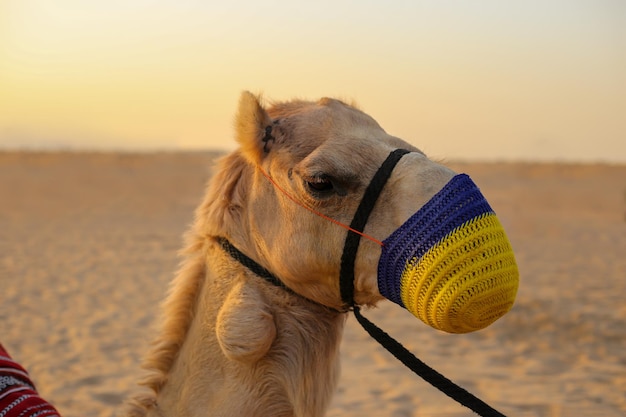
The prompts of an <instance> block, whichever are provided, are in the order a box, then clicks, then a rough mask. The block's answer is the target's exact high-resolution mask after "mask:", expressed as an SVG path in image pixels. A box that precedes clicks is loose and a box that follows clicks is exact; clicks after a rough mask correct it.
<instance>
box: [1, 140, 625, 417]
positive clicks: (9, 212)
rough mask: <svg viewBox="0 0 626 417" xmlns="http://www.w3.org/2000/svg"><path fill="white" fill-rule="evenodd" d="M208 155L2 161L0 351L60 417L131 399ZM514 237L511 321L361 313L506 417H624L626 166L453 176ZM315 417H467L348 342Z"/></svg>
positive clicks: (371, 349)
mask: <svg viewBox="0 0 626 417" xmlns="http://www.w3.org/2000/svg"><path fill="white" fill-rule="evenodd" d="M213 158H214V156H213V155H211V154H208V153H207V154H151V155H133V154H115V153H103V154H85V153H77V154H73V153H19V152H15V153H11V152H5V153H0V342H1V343H3V344H4V345H5V347H6V348H7V349H8V350H9V352H11V354H12V355H13V357H14V358H15V359H17V360H19V361H20V362H22V364H23V365H24V366H26V368H27V369H28V370H29V371H30V373H31V375H32V377H33V379H34V380H35V382H36V383H37V385H38V388H39V390H40V392H41V394H42V395H43V396H44V397H45V398H47V399H48V400H49V401H51V402H53V403H54V404H55V405H56V406H57V408H58V409H59V411H60V412H61V413H62V414H63V415H64V416H66V417H78V416H112V415H114V413H115V410H116V408H117V407H118V406H119V404H120V403H121V401H122V400H123V399H124V397H125V396H126V395H127V393H129V392H130V391H131V390H132V389H133V386H134V384H135V378H136V376H137V375H138V374H139V361H140V358H141V356H142V354H143V352H145V350H146V348H147V346H148V344H149V341H150V339H151V338H152V334H153V331H154V324H155V322H156V319H157V316H158V311H159V302H160V301H161V300H162V298H163V296H164V294H165V291H166V288H167V285H168V282H169V280H170V279H171V277H172V276H173V272H174V270H175V269H176V265H177V258H176V251H177V250H178V248H179V247H180V246H181V242H182V240H181V235H182V233H183V231H184V230H185V229H186V227H187V225H188V224H189V223H190V221H191V218H192V211H193V209H194V207H195V205H196V204H197V203H198V202H199V200H200V198H201V195H202V192H203V187H204V183H205V180H206V179H207V178H208V175H209V167H210V165H211V161H212V160H213ZM449 165H450V166H451V167H453V168H454V169H456V170H457V171H464V172H467V173H469V174H470V175H471V176H472V177H473V178H474V180H475V182H476V183H477V184H478V185H479V186H480V187H481V188H482V190H483V192H484V194H485V195H486V196H487V198H488V199H489V200H490V202H491V203H492V206H493V207H494V209H495V210H496V212H497V213H498V215H499V217H500V219H501V221H502V223H503V224H504V226H505V228H506V229H507V231H508V233H509V237H510V239H511V241H512V244H513V247H514V248H515V250H516V254H517V259H518V262H519V267H520V272H521V280H522V281H521V288H520V291H519V295H518V301H517V304H516V305H515V307H514V309H513V310H512V311H511V313H509V314H508V315H507V316H505V317H504V318H503V319H501V320H500V321H498V322H497V323H496V324H495V325H493V326H491V327H490V328H488V329H486V330H484V331H481V332H478V333H475V334H470V335H447V334H441V333H438V332H435V331H434V330H432V329H430V328H428V327H427V326H426V325H423V324H422V323H421V322H419V321H418V320H417V319H415V318H414V317H413V316H412V315H411V314H410V313H408V312H406V311H405V310H403V309H401V308H400V307H397V306H395V305H392V304H391V303H384V305H381V307H380V308H379V309H376V310H372V311H367V312H365V315H366V316H368V317H369V318H370V319H371V320H373V321H374V322H375V323H377V324H378V325H379V326H381V327H382V328H384V329H385V330H387V331H388V332H389V333H391V334H392V335H395V336H397V337H398V339H399V340H400V341H402V342H403V343H404V344H405V346H407V347H408V348H410V349H411V350H412V351H413V352H415V353H416V354H418V356H419V357H420V358H421V359H422V360H424V361H425V362H427V363H428V364H430V365H431V366H433V367H435V368H436V369H438V370H439V371H440V372H442V373H444V374H445V375H446V376H448V377H449V378H451V379H452V380H454V381H456V382H458V383H459V384H461V385H462V386H464V387H465V388H467V389H468V390H469V391H471V392H473V393H474V394H476V395H478V396H479V397H481V398H482V399H484V400H485V401H487V402H488V403H490V404H491V405H492V406H494V407H495V408H497V409H499V410H500V411H502V412H504V413H505V414H507V415H510V416H528V417H530V416H533V417H535V416H537V417H539V416H541V417H560V416H581V417H584V416H604V417H611V416H625V415H626V302H625V299H626V165H621V166H603V165H558V164H460V163H450V164H449ZM342 355H343V374H342V380H341V384H340V387H339V390H338V392H337V394H336V396H335V399H334V401H333V404H332V406H331V408H330V410H329V412H328V415H329V416H331V417H339V416H343V417H345V416H348V417H350V416H355V417H356V416H359V417H360V416H377V417H383V416H389V417H401V416H451V417H461V416H463V417H465V416H468V417H469V416H471V415H472V413H471V412H470V411H469V410H466V409H464V408H463V407H461V406H459V405H457V404H456V403H454V402H453V401H452V400H450V399H448V398H447V397H445V396H444V395H443V394H441V393H439V392H438V391H436V390H435V389H434V388H431V387H430V386H429V385H427V384H426V383H425V382H424V381H422V380H420V379H418V378H417V377H416V376H414V375H413V374H411V373H410V372H409V371H408V370H406V369H405V368H404V367H403V366H402V365H401V364H400V363H398V362H397V361H395V359H393V358H392V357H391V356H390V355H389V354H388V353H386V352H385V351H384V350H382V348H380V347H379V346H378V345H377V344H376V342H375V341H374V340H372V339H370V338H369V337H368V336H367V335H366V334H365V332H364V331H363V330H362V329H361V328H360V327H358V324H357V323H356V321H355V320H354V318H350V319H349V320H348V326H347V329H346V334H345V337H344V342H343V345H342Z"/></svg>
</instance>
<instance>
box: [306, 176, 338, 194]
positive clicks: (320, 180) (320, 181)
mask: <svg viewBox="0 0 626 417" xmlns="http://www.w3.org/2000/svg"><path fill="white" fill-rule="evenodd" d="M305 184H306V186H307V188H308V189H309V191H310V192H312V193H314V194H317V195H319V194H323V193H328V192H330V191H333V190H334V188H335V187H334V186H333V183H332V181H331V180H330V178H328V177H327V176H325V175H320V176H316V177H311V178H307V179H305Z"/></svg>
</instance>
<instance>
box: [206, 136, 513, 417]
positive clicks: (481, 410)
mask: <svg viewBox="0 0 626 417" xmlns="http://www.w3.org/2000/svg"><path fill="white" fill-rule="evenodd" d="M267 136H268V132H267V131H266V137H267ZM269 136H270V137H271V133H270V134H269ZM264 141H265V140H264ZM409 152H410V151H408V150H406V149H396V150H394V151H392V152H391V153H390V154H389V156H387V159H385V161H384V162H383V164H382V165H381V166H380V168H379V169H378V171H377V172H376V174H374V177H373V178H372V180H371V181H370V183H369V185H368V186H367V188H366V189H365V193H364V194H363V198H362V199H361V202H360V203H359V207H358V208H357V210H356V212H355V214H354V217H353V218H352V222H351V223H350V228H351V229H353V230H356V231H358V232H363V229H364V228H365V225H366V224H367V220H368V219H369V216H370V214H371V212H372V210H373V209H374V206H375V205H376V201H377V200H378V197H379V195H380V193H381V192H382V190H383V188H384V186H385V184H386V183H387V180H388V179H389V177H390V176H391V173H392V172H393V169H394V168H395V166H396V165H397V164H398V162H399V161H400V159H402V157H403V156H404V155H406V154H407V153H409ZM218 240H219V242H220V244H221V245H222V247H223V248H224V250H225V251H226V252H228V253H229V254H230V255H231V257H233V258H234V259H236V260H237V261H239V262H240V263H241V264H242V265H244V266H245V267H247V268H248V269H250V270H251V271H252V272H254V273H255V274H256V275H258V276H260V277H263V278H264V279H266V280H267V281H268V282H270V283H272V284H273V285H276V286H278V287H280V288H283V289H285V290H286V291H288V292H290V293H292V294H296V295H298V296H300V297H303V296H302V295H300V294H297V293H296V292H295V291H293V290H291V289H290V288H289V287H287V286H286V285H285V284H284V282H282V281H281V280H280V279H279V278H278V277H276V276H275V275H273V274H272V273H271V272H269V271H268V270H267V269H265V268H263V267H262V266H261V265H259V264H258V263H257V262H255V261H254V260H252V259H251V258H249V257H248V256H246V255H245V254H243V253H242V252H241V251H240V250H239V249H237V248H235V247H234V246H233V245H232V244H231V243H230V242H228V240H227V239H225V238H218ZM360 241H361V235H360V234H358V233H355V232H352V231H348V234H347V235H346V240H345V243H344V248H343V253H342V255H341V269H340V275H339V287H340V292H341V300H342V301H343V303H344V305H345V306H346V311H348V310H353V312H354V316H355V317H356V319H357V321H358V322H359V324H361V326H362V327H363V328H364V329H365V331H366V332H367V333H368V334H369V335H370V336H371V337H373V338H374V339H375V340H376V341H377V342H378V343H380V344H381V345H382V346H383V347H384V348H385V349H387V350H388V351H389V352H390V353H391V354H392V355H393V356H394V357H396V359H398V360H399V361H400V362H402V363H403V364H404V365H405V366H407V367H408V368H409V369H410V370H411V371H413V372H414V373H416V374H417V375H418V376H419V377H421V378H422V379H424V380H425V381H426V382H428V383H429V384H431V385H432V386H434V387H435V388H437V389H439V390H440V391H441V392H443V393H444V394H446V395H447V396H449V397H450V398H452V399H453V400H455V401H457V402H458V403H460V404H462V405H464V406H465V407H467V408H469V409H471V410H472V411H473V412H475V413H476V414H478V415H480V416H483V417H505V416H504V414H502V413H500V412H499V411H497V410H495V409H494V408H492V407H491V406H489V405H488V404H487V403H485V402H484V401H482V400H481V399H479V398H478V397H476V396H474V395H473V394H471V393H469V392H468V391H466V390H465V389H463V388H461V387H460V386H458V385H457V384H455V383H454V382H452V381H451V380H449V379H448V378H446V377H445V376H443V375H442V374H440V373H439V372H437V371H436V370H434V369H433V368H431V367H430V366H428V365H427V364H425V363H424V362H422V361H421V360H420V359H418V358H417V357H415V355H413V354H412V353H411V352H410V351H409V350H408V349H406V348H405V347H404V346H402V344H401V343H399V342H398V341H397V340H395V339H394V338H392V337H391V336H389V334H387V333H386V332H384V331H383V330H382V329H380V328H379V327H378V326H376V325H375V324H374V323H372V322H371V321H369V320H368V319H367V318H365V317H364V316H363V315H362V314H361V309H360V307H359V306H358V305H356V304H355V303H354V263H355V260H356V254H357V251H358V249H359V243H360ZM303 298H306V297H303ZM307 300H308V298H307ZM309 301H312V300H309ZM312 302H315V301H312ZM317 304H319V303H317ZM325 307H326V308H329V307H327V306H325ZM335 311H337V310H335Z"/></svg>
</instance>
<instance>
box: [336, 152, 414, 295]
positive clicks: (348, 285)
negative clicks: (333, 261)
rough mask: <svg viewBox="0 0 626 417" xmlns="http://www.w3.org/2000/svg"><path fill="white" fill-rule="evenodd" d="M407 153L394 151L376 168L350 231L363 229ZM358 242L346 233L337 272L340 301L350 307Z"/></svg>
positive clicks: (351, 234)
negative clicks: (339, 267)
mask: <svg viewBox="0 0 626 417" xmlns="http://www.w3.org/2000/svg"><path fill="white" fill-rule="evenodd" d="M407 153H409V151H407V150H406V149H396V150H394V151H393V152H391V153H390V154H389V156H387V159H385V161H384V162H383V163H382V165H381V166H380V168H378V171H376V174H374V178H372V181H370V183H369V185H368V186H367V188H366V189H365V193H364V194H363V198H362V199H361V202H360V203H359V207H358V208H357V209H356V213H355V214H354V217H353V218H352V222H351V223H350V227H351V228H352V229H354V230H358V231H359V232H362V231H363V229H365V224H366V223H367V219H368V218H369V216H370V213H371V212H372V210H373V209H374V205H375V204H376V200H378V196H379V195H380V193H381V191H382V190H383V187H384V186H385V184H386V183H387V180H388V179H389V177H390V176H391V173H392V172H393V169H394V168H395V166H396V164H397V163H398V161H400V158H402V157H403V156H404V155H406V154H407ZM360 242H361V236H360V235H358V234H356V233H352V232H348V234H347V235H346V241H345V243H344V245H343V253H342V254H341V270H340V272H339V287H340V290H341V300H342V301H343V302H344V303H345V304H346V305H348V306H350V307H352V306H353V305H354V262H355V259H356V253H357V251H358V250H359V243H360Z"/></svg>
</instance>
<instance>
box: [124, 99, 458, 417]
mask: <svg viewBox="0 0 626 417" xmlns="http://www.w3.org/2000/svg"><path fill="white" fill-rule="evenodd" d="M235 131H236V139H237V142H238V148H237V149H236V150H235V151H233V152H232V153H230V154H228V155H226V156H224V157H222V159H221V160H219V161H218V163H217V166H216V170H215V173H214V175H212V178H211V180H210V181H209V183H208V185H207V189H206V193H205V197H204V199H203V201H202V202H201V204H200V205H199V207H198V208H197V209H196V212H195V222H194V224H193V225H192V227H191V228H190V230H189V232H188V233H187V235H186V247H185V249H184V250H183V251H182V252H181V253H182V256H183V261H182V263H181V268H180V270H179V272H178V274H177V275H176V277H175V279H174V280H173V281H172V284H171V286H170V289H169V294H168V296H167V299H166V301H165V303H164V306H163V317H164V319H163V322H162V328H161V330H160V333H159V334H158V335H157V337H156V340H155V342H154V345H153V347H152V350H151V351H150V352H149V354H148V355H147V356H146V358H145V360H144V364H143V367H144V368H145V369H146V370H147V374H146V377H145V378H144V379H143V380H142V381H141V382H140V385H142V386H143V387H144V388H143V391H142V392H140V393H137V394H136V395H134V396H133V397H131V398H130V399H129V401H128V403H127V404H126V407H125V410H124V413H125V414H124V415H127V416H135V417H138V416H163V417H165V416H177V417H185V416H189V417H192V416H274V417H283V416H284V417H287V416H289V417H318V416H322V415H324V413H325V411H326V409H327V407H328V405H329V402H330V399H331V397H332V394H333V392H334V390H335V387H336V385H337V381H338V377H339V345H340V340H341V336H342V332H343V328H344V323H345V320H346V316H347V315H346V314H345V313H346V311H348V309H347V308H346V304H345V302H344V300H343V299H342V296H341V289H340V284H339V281H338V276H339V274H340V268H341V256H342V248H343V245H344V241H345V239H346V233H350V232H349V231H346V229H345V227H340V226H341V225H344V226H345V224H349V223H350V221H351V219H352V216H353V215H354V213H355V211H356V210H357V207H358V205H359V202H360V200H361V197H362V196H363V193H364V190H365V188H366V186H367V185H368V183H369V181H370V180H371V178H372V176H373V175H374V174H375V172H376V170H377V169H378V168H379V166H380V165H381V163H382V162H383V161H384V160H385V158H386V157H387V155H388V154H390V152H392V151H393V150H395V149H398V148H402V149H406V150H407V151H409V153H407V154H406V155H405V156H403V157H402V159H401V160H399V162H398V163H397V166H396V167H395V169H394V170H393V172H392V173H391V176H390V178H389V180H388V182H387V183H386V185H385V186H384V188H383V190H382V191H381V194H380V197H379V198H378V200H377V203H376V205H375V207H374V208H373V211H372V214H371V216H370V219H369V220H368V222H367V224H366V226H365V229H364V230H363V233H364V236H365V237H368V238H367V239H361V243H360V245H359V247H358V252H357V254H356V256H355V258H354V283H353V284H354V290H353V291H354V292H353V299H354V304H355V305H358V306H375V305H376V304H377V303H378V302H379V301H381V300H382V299H383V298H384V297H383V296H382V295H381V293H380V292H379V289H378V287H377V262H378V260H379V258H380V256H381V246H380V244H379V242H378V243H377V242H376V240H377V239H383V238H385V237H387V236H389V235H390V234H391V233H392V232H393V231H394V230H396V229H397V228H398V227H400V226H401V225H402V224H403V223H404V222H405V221H406V220H407V219H408V218H409V217H410V216H411V215H412V214H413V213H415V212H416V211H417V210H418V209H419V208H420V207H422V206H423V205H424V204H425V203H426V202H427V201H428V200H429V199H430V198H431V197H432V196H433V195H434V194H435V193H437V192H438V191H439V190H440V189H441V188H442V187H443V186H444V185H445V184H446V183H448V181H449V180H450V179H451V178H452V177H454V176H455V173H454V172H453V171H452V170H450V169H449V168H446V167H445V166H443V165H441V164H439V163H437V162H434V161H432V160H430V159H428V158H427V157H426V155H425V154H424V153H423V152H421V151H420V150H419V149H417V148H416V147H415V146H413V145H411V144H409V143H407V142H405V141H404V140H401V139H399V138H397V137H394V136H391V135H389V134H387V133H386V132H385V131H384V130H383V129H382V128H381V126H380V125H379V124H378V123H377V122H376V121H375V120H374V119H373V118H372V117H370V116H369V115H367V114H366V113H364V112H363V111H361V110H359V109H358V108H357V107H356V106H355V105H353V104H346V103H344V102H343V101H340V100H336V99H331V98H322V99H320V100H319V101H317V102H313V101H304V100H292V101H286V102H277V103H271V105H266V104H265V103H264V101H263V99H262V97H261V96H257V95H254V94H252V93H250V92H244V93H242V95H241V98H240V102H239V108H238V113H237V115H236V119H235ZM329 220H330V221H329ZM225 242H226V246H225ZM229 248H230V249H232V250H234V251H236V252H239V253H241V254H244V255H245V257H246V258H247V259H249V260H251V261H252V263H253V264H254V265H246V264H245V262H242V261H238V260H237V259H235V258H234V257H233V255H232V253H229V250H228V249H229ZM233 248H234V249H233ZM259 269H260V271H261V273H259ZM264 271H265V272H269V273H271V275H272V276H275V277H278V279H279V281H280V282H279V283H272V282H268V280H267V279H264V278H263V277H262V276H260V275H262V273H263V272H264Z"/></svg>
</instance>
